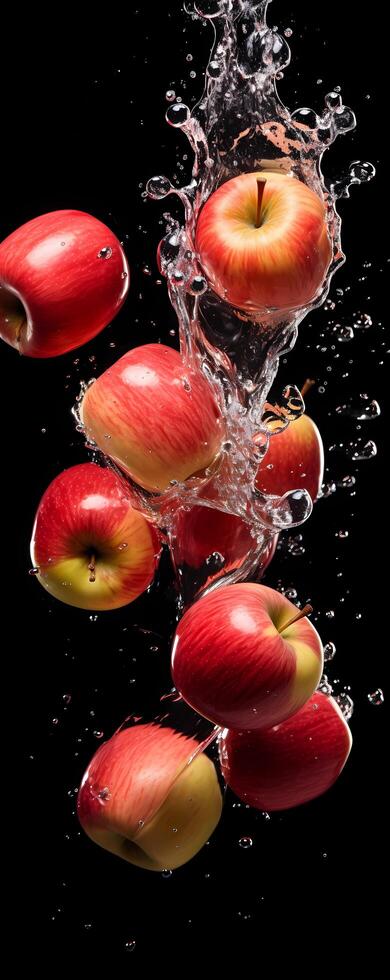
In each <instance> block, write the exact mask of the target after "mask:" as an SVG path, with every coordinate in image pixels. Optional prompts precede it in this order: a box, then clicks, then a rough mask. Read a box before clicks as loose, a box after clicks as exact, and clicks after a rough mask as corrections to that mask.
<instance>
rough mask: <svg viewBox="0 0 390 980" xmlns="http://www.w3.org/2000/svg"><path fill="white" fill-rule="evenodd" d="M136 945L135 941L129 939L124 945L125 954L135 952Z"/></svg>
mask: <svg viewBox="0 0 390 980" xmlns="http://www.w3.org/2000/svg"><path fill="white" fill-rule="evenodd" d="M136 945H137V944H136V941H135V939H129V941H128V942H127V943H125V950H126V952H127V953H133V952H134V950H135V947H136Z"/></svg>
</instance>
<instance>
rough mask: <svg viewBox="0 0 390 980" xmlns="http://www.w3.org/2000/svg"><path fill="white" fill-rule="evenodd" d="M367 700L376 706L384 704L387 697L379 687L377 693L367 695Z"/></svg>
mask: <svg viewBox="0 0 390 980" xmlns="http://www.w3.org/2000/svg"><path fill="white" fill-rule="evenodd" d="M367 699H368V701H369V702H370V704H374V705H376V706H378V705H380V704H383V702H384V700H385V696H384V693H383V691H382V688H381V687H378V688H377V690H376V691H372V693H371V694H367Z"/></svg>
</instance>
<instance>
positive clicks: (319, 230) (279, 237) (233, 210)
mask: <svg viewBox="0 0 390 980" xmlns="http://www.w3.org/2000/svg"><path fill="white" fill-rule="evenodd" d="M258 181H260V182H261V183H264V182H265V184H264V190H263V196H262V202H261V208H260V214H259V227H256V224H257V218H258V213H257V208H258V183H257V182H258ZM195 244H196V250H197V252H198V255H199V259H200V263H201V266H202V268H203V271H204V272H205V274H206V276H207V278H208V280H209V282H210V285H211V286H212V288H213V290H214V291H215V292H216V293H217V294H218V296H220V297H221V298H222V299H224V300H226V301H227V302H228V303H230V304H232V305H233V306H238V307H239V308H240V309H244V310H250V311H257V310H263V309H293V308H294V307H301V306H305V305H307V304H308V303H309V302H311V300H313V299H314V297H315V296H316V294H317V293H318V291H319V290H320V287H321V285H322V282H323V280H324V278H325V275H326V272H327V269H328V267H329V265H330V262H331V258H332V249H331V244H330V240H329V237H328V233H327V227H326V220H325V208H324V204H323V202H322V201H321V199H320V198H319V197H318V195H317V194H315V193H314V192H313V191H311V190H310V188H308V187H307V186H306V185H305V184H303V183H302V181H300V180H297V178H295V177H293V176H288V175H284V174H278V173H273V172H270V171H260V172H258V173H249V174H240V176H238V177H233V178H232V179H231V180H228V181H227V182H226V183H225V184H222V185H221V186H220V187H218V189H217V190H216V191H215V192H214V193H213V194H211V195H210V197H209V198H208V200H207V201H206V203H205V204H204V206H203V208H202V210H201V212H200V215H199V218H198V222H197V226H196V238H195Z"/></svg>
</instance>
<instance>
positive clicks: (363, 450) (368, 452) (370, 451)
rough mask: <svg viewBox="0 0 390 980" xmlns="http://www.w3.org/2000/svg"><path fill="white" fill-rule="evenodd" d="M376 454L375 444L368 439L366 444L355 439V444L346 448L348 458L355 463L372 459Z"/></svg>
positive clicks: (361, 440)
mask: <svg viewBox="0 0 390 980" xmlns="http://www.w3.org/2000/svg"><path fill="white" fill-rule="evenodd" d="M377 452H378V450H377V447H376V444H375V442H373V440H372V439H369V440H368V442H364V440H363V439H357V440H356V442H351V443H350V444H349V446H348V447H347V453H348V456H350V457H351V459H353V460H356V461H360V460H362V461H363V460H366V459H373V458H374V456H376V455H377Z"/></svg>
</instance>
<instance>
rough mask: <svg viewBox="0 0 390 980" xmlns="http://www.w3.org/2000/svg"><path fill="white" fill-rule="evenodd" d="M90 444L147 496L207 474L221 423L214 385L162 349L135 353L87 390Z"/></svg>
mask: <svg viewBox="0 0 390 980" xmlns="http://www.w3.org/2000/svg"><path fill="white" fill-rule="evenodd" d="M81 418H82V421H83V424H84V426H85V430H86V433H87V435H88V438H89V439H92V440H93V441H94V442H95V443H96V445H97V446H99V449H101V450H103V452H104V453H106V454H107V455H108V456H110V457H111V459H113V460H114V461H115V463H117V465H118V466H119V467H120V468H121V469H122V470H123V471H124V472H125V473H127V474H129V475H130V476H131V477H132V478H133V480H135V482H136V483H138V484H139V485H140V486H141V487H144V489H146V490H151V491H160V490H165V489H166V488H167V487H168V486H169V484H170V483H171V482H172V481H178V482H181V481H183V480H186V479H187V477H190V476H193V475H197V474H200V473H203V472H204V470H206V469H207V467H209V466H211V464H212V463H213V461H214V459H215V457H216V456H217V454H218V452H219V449H220V446H221V441H222V439H223V435H224V422H223V417H222V415H221V412H220V410H219V407H218V405H217V401H216V397H215V394H214V392H213V389H212V387H211V385H210V384H209V383H208V381H207V380H206V378H205V377H204V375H203V374H202V373H201V372H200V371H197V372H195V371H194V370H191V369H190V368H189V367H187V365H186V364H185V362H184V360H183V359H182V357H181V356H180V354H179V353H178V352H177V351H176V350H172V348H171V347H165V346H164V345H163V344H145V346H143V347H136V348H135V349H134V350H131V351H129V352H128V353H127V354H125V355H124V356H123V357H121V358H120V359H119V361H116V362H115V364H113V365H112V367H110V368H108V370H107V371H105V372H104V374H102V375H101V376H100V378H98V379H97V381H95V382H94V384H92V385H91V386H90V387H89V388H88V389H87V391H86V394H85V395H84V398H83V401H82V403H81Z"/></svg>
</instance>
